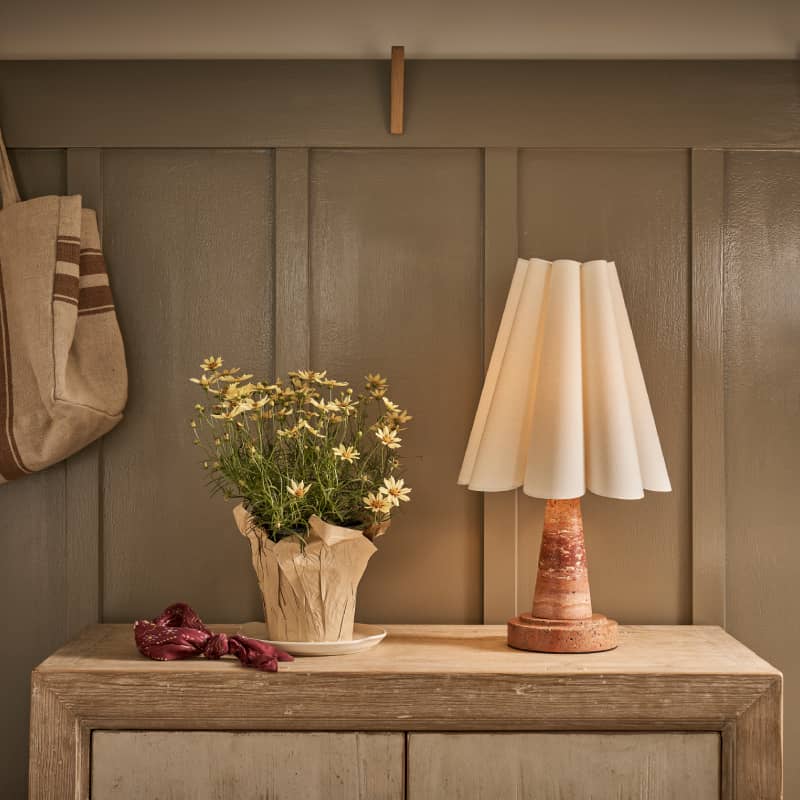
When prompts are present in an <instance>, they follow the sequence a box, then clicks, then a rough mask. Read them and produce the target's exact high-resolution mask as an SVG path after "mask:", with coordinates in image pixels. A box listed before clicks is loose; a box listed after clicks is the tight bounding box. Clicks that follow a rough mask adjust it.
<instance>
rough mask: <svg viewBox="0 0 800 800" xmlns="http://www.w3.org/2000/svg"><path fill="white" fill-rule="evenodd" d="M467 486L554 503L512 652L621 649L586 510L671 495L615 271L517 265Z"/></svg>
mask: <svg viewBox="0 0 800 800" xmlns="http://www.w3.org/2000/svg"><path fill="white" fill-rule="evenodd" d="M458 482H459V483H460V484H462V485H466V486H468V487H469V488H470V489H474V490H476V491H482V492H504V491H509V490H511V489H517V488H519V487H522V490H523V492H524V493H525V494H527V495H529V496H530V497H540V498H543V499H545V500H546V501H547V503H546V506H545V514H544V532H543V535H542V545H541V550H540V553H539V566H538V571H537V577H536V589H535V591H534V596H533V609H532V611H531V613H530V614H521V615H520V616H518V617H514V618H513V619H511V620H509V622H508V644H509V645H511V647H515V648H518V649H521V650H536V651H540V652H547V653H587V652H597V651H601V650H611V649H613V648H614V647H616V646H617V623H616V622H615V621H614V620H611V619H608V618H607V617H605V616H603V615H602V614H593V613H592V601H591V595H590V592H589V574H588V570H587V565H586V550H585V546H584V537H583V520H582V517H581V507H580V498H581V497H582V496H583V495H584V494H585V492H586V490H587V489H588V490H589V491H590V492H593V493H594V494H598V495H602V496H604V497H613V498H617V499H621V500H635V499H638V498H641V497H643V496H644V490H645V489H648V490H651V491H658V492H668V491H670V490H671V487H670V483H669V477H668V475H667V469H666V466H665V464H664V456H663V455H662V453H661V445H660V443H659V440H658V433H657V432H656V426H655V421H654V419H653V412H652V410H651V408H650V401H649V399H648V396H647V389H646V387H645V384H644V377H643V376H642V370H641V367H640V365H639V357H638V354H637V352H636V345H635V343H634V341H633V332H632V330H631V325H630V320H629V319H628V312H627V310H626V308H625V301H624V299H623V297H622V288H621V287H620V283H619V278H618V276H617V270H616V267H615V266H614V262H613V261H587V262H585V263H583V264H581V263H579V262H577V261H570V260H559V261H553V262H550V261H544V260H542V259H538V258H532V259H530V260H526V259H519V260H518V261H517V266H516V270H515V271H514V277H513V280H512V282H511V288H510V290H509V293H508V299H507V301H506V306H505V310H504V312H503V318H502V320H501V322H500V328H499V330H498V333H497V339H496V341H495V345H494V350H493V352H492V358H491V360H490V362H489V369H488V370H487V373H486V379H485V382H484V386H483V392H482V393H481V398H480V402H479V404H478V410H477V412H476V414H475V422H474V425H473V427H472V433H471V435H470V438H469V443H468V445H467V450H466V454H465V456H464V463H463V465H462V467H461V473H460V475H459V479H458Z"/></svg>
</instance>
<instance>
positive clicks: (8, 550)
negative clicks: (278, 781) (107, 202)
mask: <svg viewBox="0 0 800 800" xmlns="http://www.w3.org/2000/svg"><path fill="white" fill-rule="evenodd" d="M11 162H12V165H13V167H14V171H15V173H16V177H17V183H18V185H19V191H20V195H21V196H22V198H23V199H29V198H32V197H38V196H39V195H46V194H63V193H64V192H65V190H66V173H65V163H64V151H63V150H21V151H17V152H16V153H12V154H11ZM64 503H65V493H64V465H63V464H57V465H56V466H54V467H51V468H50V469H48V470H45V471H44V472H41V473H38V474H35V475H28V476H26V477H25V478H21V479H20V480H18V481H15V482H13V483H9V484H6V485H3V486H0V630H2V632H3V638H4V640H5V641H7V642H10V643H13V645H12V647H11V649H10V650H9V651H8V652H7V653H6V654H5V657H4V658H3V660H2V666H0V682H1V683H2V703H0V708H2V713H1V714H0V797H8V798H17V797H25V796H26V786H27V764H28V704H29V697H30V672H31V670H32V669H33V667H35V666H36V664H38V663H39V662H40V661H41V660H42V659H43V658H45V657H46V656H47V655H49V654H50V653H51V652H52V651H53V649H55V648H56V647H58V646H59V645H61V644H63V643H64V641H65V640H66V638H67V625H66V622H67V620H66V613H65V608H66V600H67V585H66V576H65V563H66V552H67V547H68V543H67V541H66V539H65V523H64Z"/></svg>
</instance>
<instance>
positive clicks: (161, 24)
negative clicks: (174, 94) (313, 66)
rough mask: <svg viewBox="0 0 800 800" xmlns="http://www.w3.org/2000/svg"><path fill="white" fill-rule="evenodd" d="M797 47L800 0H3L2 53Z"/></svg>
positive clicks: (706, 53) (528, 52) (503, 54)
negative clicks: (392, 46)
mask: <svg viewBox="0 0 800 800" xmlns="http://www.w3.org/2000/svg"><path fill="white" fill-rule="evenodd" d="M393 44H402V45H405V47H406V55H407V57H408V58H434V59H436V58H469V59H480V58H501V59H505V58H508V59H511V58H561V59H566V58H577V59H612V58H613V59H636V58H658V59H662V58H665V59H670V58H674V59H685V58H707V59H727V58H743V59H747V58H753V59H760V58H776V59H793V58H796V57H797V56H798V53H799V52H800V50H799V48H800V2H798V0H560V2H559V0H391V1H390V0H280V2H276V1H275V0H227V1H222V0H213V2H212V0H139V1H138V2H131V0H0V59H62V58H63V59H78V58H112V59H122V58H126V59H128V58H133V59H136V58H141V59H151V58H176V59H184V58H187V59H188V58H212V59H213V58H386V57H388V54H389V47H390V46H391V45H393Z"/></svg>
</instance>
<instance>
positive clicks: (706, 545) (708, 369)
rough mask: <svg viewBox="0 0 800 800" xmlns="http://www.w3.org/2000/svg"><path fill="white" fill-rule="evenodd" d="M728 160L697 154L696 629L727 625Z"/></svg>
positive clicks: (694, 294)
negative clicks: (725, 269) (724, 242)
mask: <svg viewBox="0 0 800 800" xmlns="http://www.w3.org/2000/svg"><path fill="white" fill-rule="evenodd" d="M724 182H725V154H724V153H723V152H722V151H721V150H693V151H692V191H691V204H692V621H693V622H694V623H695V624H698V625H723V626H724V625H725V414H724V405H725V380H724V374H723V368H724V355H723V324H722V323H723V311H722V309H723V300H724V292H725V287H724V275H723V262H722V232H723V219H724V213H725V211H724V204H725V199H724Z"/></svg>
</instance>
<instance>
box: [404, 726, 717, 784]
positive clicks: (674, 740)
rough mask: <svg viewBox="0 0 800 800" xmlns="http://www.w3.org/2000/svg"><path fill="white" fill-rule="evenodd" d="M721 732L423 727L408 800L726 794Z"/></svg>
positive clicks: (415, 743)
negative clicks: (455, 730) (723, 791)
mask: <svg viewBox="0 0 800 800" xmlns="http://www.w3.org/2000/svg"><path fill="white" fill-rule="evenodd" d="M719 775H720V738H719V735H718V734H716V733H480V734H471V733H469V734H467V733H431V734H428V733H420V734H411V735H410V736H409V743H408V800H433V799H434V798H439V797H447V798H450V800H467V799H469V800H479V798H487V800H498V798H505V797H517V798H530V800H680V799H681V798H688V797H691V798H692V800H712V798H713V800H719V796H720V782H719V781H720V779H719Z"/></svg>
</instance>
